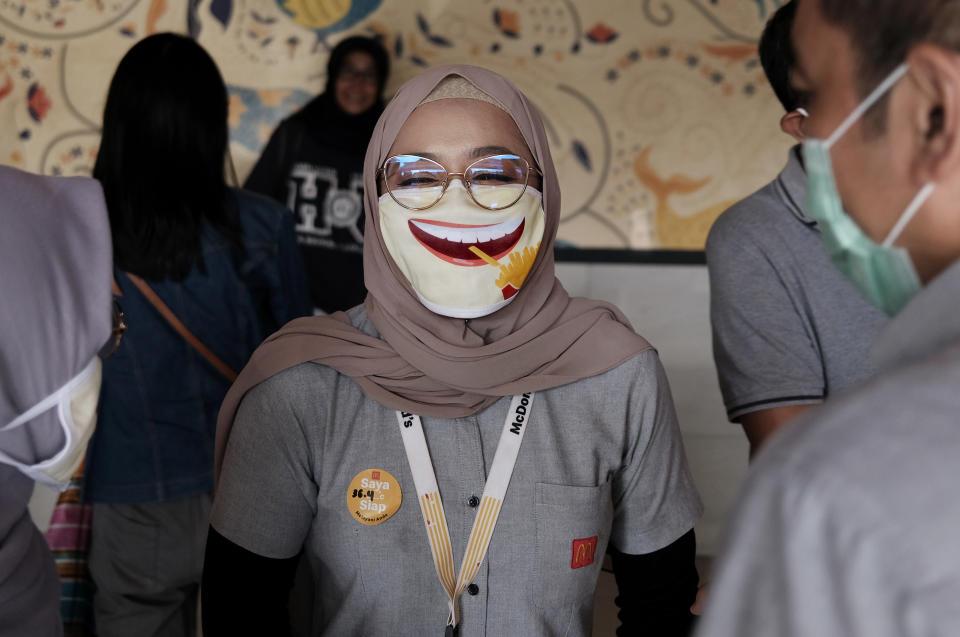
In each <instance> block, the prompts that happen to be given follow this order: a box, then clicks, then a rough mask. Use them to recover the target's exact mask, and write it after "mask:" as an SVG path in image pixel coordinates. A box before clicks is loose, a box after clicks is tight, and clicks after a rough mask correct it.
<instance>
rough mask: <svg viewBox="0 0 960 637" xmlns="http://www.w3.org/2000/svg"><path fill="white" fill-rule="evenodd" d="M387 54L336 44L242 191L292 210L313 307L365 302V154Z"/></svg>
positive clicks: (364, 41)
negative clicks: (319, 87) (319, 88)
mask: <svg viewBox="0 0 960 637" xmlns="http://www.w3.org/2000/svg"><path fill="white" fill-rule="evenodd" d="M389 71H390V59H389V58H388V57H387V52H386V51H384V49H383V47H382V46H381V45H380V44H379V43H378V42H377V41H376V40H371V39H370V38H364V37H360V36H354V37H350V38H347V39H346V40H343V41H342V42H340V43H339V44H338V45H337V46H336V47H334V49H333V51H331V53H330V58H329V60H328V62H327V86H326V89H325V90H324V92H323V93H322V94H321V95H319V96H317V97H315V98H314V99H313V100H311V101H310V102H309V103H308V104H307V105H306V106H304V107H303V108H302V109H301V110H300V111H299V112H297V113H295V114H294V115H292V116H290V117H289V118H287V119H285V120H284V121H283V122H281V123H280V125H279V126H278V127H277V129H276V130H275V131H274V133H273V135H272V136H271V137H270V141H269V142H268V143H267V146H266V148H265V149H264V150H263V154H262V155H261V156H260V160H259V161H258V162H257V164H256V166H254V168H253V172H251V173H250V176H249V177H247V181H246V182H245V183H244V188H247V189H248V190H252V191H254V192H259V193H261V194H264V195H266V196H268V197H270V198H272V199H274V200H276V201H279V202H280V203H282V204H284V205H286V206H287V207H288V208H290V211H291V212H293V215H294V219H295V221H296V226H297V237H298V241H299V243H300V249H301V251H302V254H303V260H304V264H305V265H306V269H307V278H308V280H309V284H310V295H311V298H312V299H313V305H314V308H315V309H316V310H319V311H320V312H322V313H326V314H329V313H331V312H335V311H337V310H347V309H349V308H351V307H353V306H354V305H357V304H358V303H361V302H362V301H363V297H364V294H365V290H364V287H363V261H362V250H363V153H364V151H365V150H366V148H367V143H368V142H369V141H370V134H371V133H372V132H373V127H374V125H375V124H376V123H377V118H378V117H380V113H382V112H383V100H382V98H381V95H382V94H383V88H384V85H385V84H386V81H387V75H388V74H389Z"/></svg>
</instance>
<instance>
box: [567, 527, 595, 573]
mask: <svg viewBox="0 0 960 637" xmlns="http://www.w3.org/2000/svg"><path fill="white" fill-rule="evenodd" d="M596 550H597V536H596V535H594V536H593V537H585V538H583V539H580V540H574V541H573V554H572V555H571V556H570V568H582V567H584V566H590V565H591V564H593V556H594V553H595V552H596Z"/></svg>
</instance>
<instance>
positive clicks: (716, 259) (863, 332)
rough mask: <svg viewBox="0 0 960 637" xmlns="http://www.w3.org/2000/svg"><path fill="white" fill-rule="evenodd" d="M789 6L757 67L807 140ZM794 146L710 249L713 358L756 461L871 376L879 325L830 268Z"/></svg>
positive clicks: (790, 128) (878, 315) (730, 214)
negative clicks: (809, 414) (771, 441)
mask: <svg viewBox="0 0 960 637" xmlns="http://www.w3.org/2000/svg"><path fill="white" fill-rule="evenodd" d="M795 10H796V2H795V1H793V0H791V2H788V3H787V4H785V5H784V6H783V7H781V8H780V9H778V10H777V12H776V13H775V14H774V15H773V16H772V17H771V19H770V21H769V22H768V24H767V27H766V29H765V30H764V33H763V37H762V38H761V42H760V60H761V62H762V64H763V68H764V71H765V73H766V75H767V78H768V80H769V81H770V84H771V86H772V87H773V89H774V92H775V93H776V95H777V97H778V98H779V100H780V102H781V103H782V104H783V106H784V109H785V110H786V111H787V113H786V114H785V115H784V116H783V119H782V120H781V122H780V127H781V129H782V130H783V132H785V133H787V134H788V135H791V136H792V137H794V138H795V139H796V140H797V141H802V139H803V125H804V118H805V117H806V114H805V113H806V111H805V109H804V108H803V106H805V105H806V102H805V99H806V97H805V96H804V95H802V94H798V93H797V92H796V91H793V90H792V89H791V88H790V84H789V77H790V72H791V70H792V67H793V51H792V48H791V46H790V26H791V25H792V23H793V16H794V14H795ZM806 186H807V176H806V173H805V172H804V168H803V164H802V162H801V158H800V148H799V146H795V147H794V148H792V149H790V153H789V155H788V158H787V165H786V167H785V168H784V169H783V172H781V173H780V175H779V176H778V177H777V178H776V179H775V180H774V181H772V182H771V183H770V184H768V185H766V186H764V187H763V188H762V189H761V190H759V191H758V192H756V193H754V194H753V195H750V196H749V197H747V198H746V199H744V200H743V201H741V202H740V203H738V204H737V205H735V206H733V207H732V208H730V209H729V210H727V211H726V212H724V213H723V215H721V216H720V218H719V219H718V220H717V222H716V223H715V224H714V226H713V229H712V230H711V232H710V236H709V238H708V239H707V263H708V265H709V269H710V292H711V301H710V318H711V323H712V326H713V350H714V359H715V361H716V365H717V373H718V375H719V378H720V388H721V390H722V392H723V398H724V403H725V405H726V408H727V416H728V418H729V419H730V420H731V421H733V422H739V423H740V424H741V425H743V428H744V430H745V432H746V434H747V438H748V439H749V440H750V447H751V455H752V454H753V453H754V452H755V451H756V449H757V448H758V447H759V446H760V444H761V443H762V442H763V441H764V440H766V439H767V437H768V436H770V435H771V434H772V433H773V432H774V431H776V430H777V429H778V428H779V427H780V426H781V425H783V423H785V422H787V421H788V420H790V419H791V418H793V417H795V416H796V415H797V414H799V413H800V412H801V411H803V410H804V409H806V408H808V407H809V406H810V405H814V404H817V403H820V402H821V401H823V400H824V399H825V398H826V397H827V396H829V395H830V394H832V393H834V392H836V391H837V390H839V389H843V388H844V387H847V386H850V385H853V384H855V383H857V382H859V381H861V380H863V379H865V378H867V377H868V376H869V375H870V373H871V372H872V371H873V370H872V367H871V365H870V364H869V363H868V361H867V350H868V348H869V346H870V343H871V341H872V340H873V337H874V335H875V334H876V332H877V330H878V329H879V328H880V327H881V325H883V323H884V322H885V320H886V317H885V316H884V314H883V313H882V312H880V311H879V310H878V309H877V308H876V307H874V306H872V305H870V304H869V303H868V302H867V301H866V300H865V299H864V298H863V297H862V296H861V295H860V294H859V293H858V292H857V291H856V289H854V287H853V286H852V285H851V284H850V282H849V281H847V280H846V279H845V278H844V277H843V275H841V274H840V273H839V272H838V271H837V270H836V269H835V268H834V267H833V266H832V265H831V264H830V260H829V259H828V258H827V254H826V252H825V251H824V249H823V246H822V245H821V242H820V233H819V231H818V229H817V224H816V222H815V221H814V220H813V219H812V218H810V216H808V215H807V213H806V212H805V210H804V198H805V197H806Z"/></svg>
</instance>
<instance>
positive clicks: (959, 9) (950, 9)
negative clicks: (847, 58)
mask: <svg viewBox="0 0 960 637" xmlns="http://www.w3.org/2000/svg"><path fill="white" fill-rule="evenodd" d="M804 1H806V2H810V1H812V0H804ZM817 1H818V2H819V3H820V10H821V13H822V14H823V17H824V18H826V19H827V20H828V21H829V22H831V23H832V24H834V25H836V26H838V27H840V28H841V29H843V30H844V31H846V32H847V35H848V36H849V37H850V41H851V43H852V45H853V49H854V55H855V56H856V60H855V61H856V65H857V81H858V86H857V88H858V90H859V92H860V94H861V96H866V95H867V94H868V93H869V92H870V91H871V90H873V88H875V87H876V86H877V85H878V84H879V83H880V82H882V81H883V79H884V77H886V76H887V75H889V74H890V73H891V72H892V71H893V69H895V68H896V67H897V66H898V65H899V64H901V63H902V62H904V61H905V60H906V57H907V53H908V52H909V51H910V48H911V47H912V46H914V45H915V44H918V43H920V42H930V43H931V44H935V45H937V46H940V47H943V48H945V49H948V50H950V51H954V52H960V0H817Z"/></svg>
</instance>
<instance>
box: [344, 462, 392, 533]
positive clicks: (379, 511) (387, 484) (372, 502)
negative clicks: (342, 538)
mask: <svg viewBox="0 0 960 637" xmlns="http://www.w3.org/2000/svg"><path fill="white" fill-rule="evenodd" d="M402 499H403V493H402V492H401V491H400V483H399V482H398V481H397V479H396V478H394V477H393V475H392V474H391V473H390V472H389V471H384V470H383V469H364V470H363V471H361V472H360V473H358V474H357V475H356V476H354V478H353V480H351V481H350V486H349V487H347V510H348V511H350V515H352V516H353V517H354V519H356V521H357V522H360V523H361V524H380V523H381V522H383V521H385V520H387V519H388V518H390V516H392V515H393V514H394V513H396V512H397V511H398V510H399V509H400V501H401V500H402Z"/></svg>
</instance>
